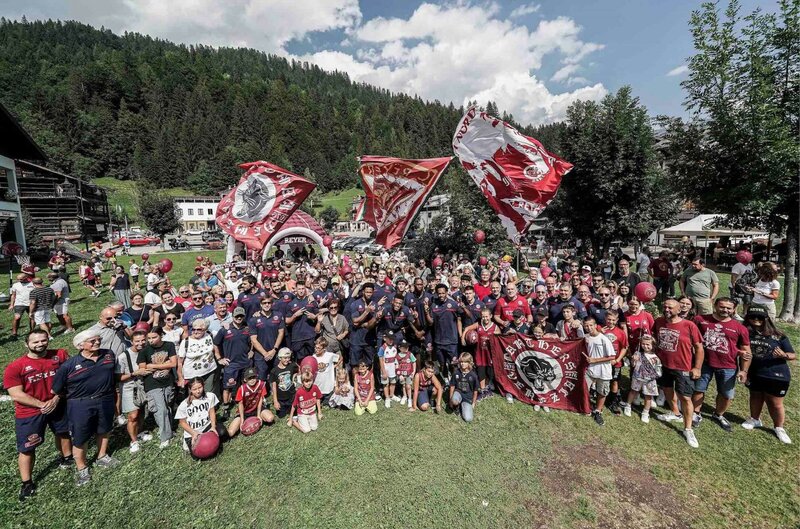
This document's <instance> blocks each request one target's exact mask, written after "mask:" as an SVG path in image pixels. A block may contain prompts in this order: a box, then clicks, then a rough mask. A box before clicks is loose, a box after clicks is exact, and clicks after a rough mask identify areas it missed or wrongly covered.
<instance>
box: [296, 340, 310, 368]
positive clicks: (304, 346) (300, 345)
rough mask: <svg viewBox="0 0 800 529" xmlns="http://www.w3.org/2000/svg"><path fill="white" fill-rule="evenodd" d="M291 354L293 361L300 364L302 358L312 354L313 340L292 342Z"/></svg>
mask: <svg viewBox="0 0 800 529" xmlns="http://www.w3.org/2000/svg"><path fill="white" fill-rule="evenodd" d="M292 352H293V353H294V357H295V361H296V362H297V363H300V362H301V361H302V360H303V358H305V357H307V356H311V355H313V354H314V339H313V338H312V339H310V340H300V341H297V342H292Z"/></svg>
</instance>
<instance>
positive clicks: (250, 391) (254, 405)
mask: <svg viewBox="0 0 800 529" xmlns="http://www.w3.org/2000/svg"><path fill="white" fill-rule="evenodd" d="M266 396H267V386H266V384H264V381H263V380H259V381H258V382H256V385H255V386H252V387H251V386H250V384H248V383H247V382H245V383H244V384H242V385H241V386H239V389H237V390H236V402H242V401H244V412H245V413H255V412H256V411H257V410H258V403H259V402H260V401H261V399H262V398H264V397H266Z"/></svg>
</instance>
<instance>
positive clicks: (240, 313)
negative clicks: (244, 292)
mask: <svg viewBox="0 0 800 529" xmlns="http://www.w3.org/2000/svg"><path fill="white" fill-rule="evenodd" d="M236 316H247V311H246V310H244V307H236V308H235V309H233V317H234V318H235V317H236Z"/></svg>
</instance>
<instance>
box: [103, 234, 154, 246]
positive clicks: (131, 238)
mask: <svg viewBox="0 0 800 529" xmlns="http://www.w3.org/2000/svg"><path fill="white" fill-rule="evenodd" d="M126 242H127V243H128V244H129V245H131V246H155V245H157V244H161V239H160V238H159V237H156V236H155V235H147V234H145V233H130V234H128V236H127V237H120V238H119V239H117V240H116V241H114V244H115V245H117V246H122V245H123V244H125V243H126Z"/></svg>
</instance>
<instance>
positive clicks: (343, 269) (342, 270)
mask: <svg viewBox="0 0 800 529" xmlns="http://www.w3.org/2000/svg"><path fill="white" fill-rule="evenodd" d="M352 273H353V269H352V268H351V267H350V265H344V266H343V267H341V268H340V269H339V275H340V276H342V277H344V276H346V275H347V274H352Z"/></svg>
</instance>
